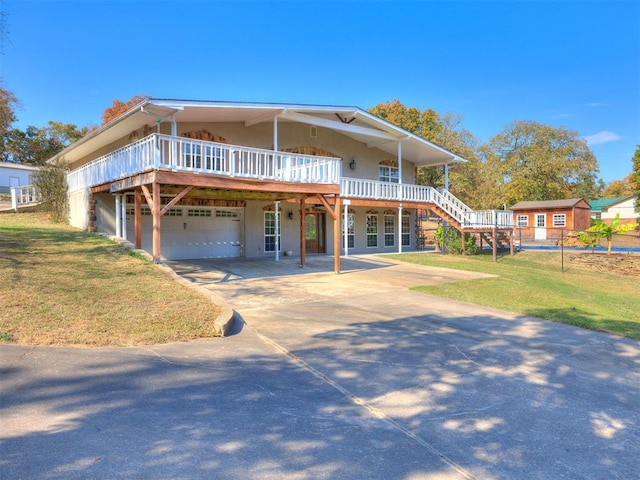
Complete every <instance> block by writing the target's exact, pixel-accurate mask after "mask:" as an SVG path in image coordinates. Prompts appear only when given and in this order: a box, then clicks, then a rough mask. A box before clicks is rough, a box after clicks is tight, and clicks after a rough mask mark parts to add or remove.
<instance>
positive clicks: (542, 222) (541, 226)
mask: <svg viewBox="0 0 640 480" xmlns="http://www.w3.org/2000/svg"><path fill="white" fill-rule="evenodd" d="M534 238H535V239H536V240H546V239H547V215H546V214H544V213H536V225H535V228H534Z"/></svg>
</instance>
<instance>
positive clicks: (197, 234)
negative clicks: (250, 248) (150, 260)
mask: <svg viewBox="0 0 640 480" xmlns="http://www.w3.org/2000/svg"><path fill="white" fill-rule="evenodd" d="M128 213H132V209H128ZM243 223H244V222H243V209H242V208H209V207H178V208H172V209H170V210H169V211H168V212H167V213H165V214H164V215H163V216H162V219H161V221H160V226H161V242H162V243H161V251H162V257H163V258H165V259H167V260H184V259H189V258H228V257H240V256H241V255H242V232H243V228H242V227H243ZM127 238H128V239H130V240H132V239H133V215H127ZM142 248H143V249H145V250H147V251H148V252H151V251H152V220H151V212H150V211H149V209H148V208H147V207H143V210H142Z"/></svg>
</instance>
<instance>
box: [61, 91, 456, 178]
mask: <svg viewBox="0 0 640 480" xmlns="http://www.w3.org/2000/svg"><path fill="white" fill-rule="evenodd" d="M276 118H277V121H278V124H279V125H281V124H286V123H287V122H296V123H304V124H308V125H314V126H317V127H321V128H328V129H331V130H334V131H338V132H340V133H342V134H343V135H345V136H347V137H349V138H351V139H353V140H355V141H357V142H360V143H362V144H365V145H367V146H368V147H370V148H377V149H379V150H382V151H384V152H386V153H388V154H390V155H392V156H397V154H398V143H399V142H400V143H401V152H402V158H404V159H406V160H409V161H411V162H413V163H414V164H415V165H416V166H437V165H445V164H452V163H458V162H464V161H465V159H464V158H462V157H460V156H458V155H456V154H454V153H452V152H450V151H448V150H446V149H444V148H442V147H440V146H438V145H436V144H434V143H431V142H429V141H427V140H425V139H423V138H421V137H418V136H417V135H414V134H412V133H410V132H407V131H406V130H403V129H401V128H399V127H396V126H395V125H392V124H390V123H388V122H386V121H384V120H382V119H380V118H378V117H376V116H374V115H372V114H370V113H369V112H367V111H365V110H362V109H360V108H358V107H345V106H330V105H298V104H272V103H237V102H215V101H193V100H163V99H148V100H145V101H143V102H141V103H140V104H138V105H136V106H135V107H133V108H131V109H130V110H129V111H127V112H125V113H124V114H122V115H121V116H119V117H118V118H116V119H114V120H112V121H111V122H109V123H108V124H106V125H104V126H102V127H100V128H98V129H96V130H94V131H92V132H90V133H89V134H87V135H86V136H85V137H83V138H82V139H81V140H79V141H78V142H76V143H74V144H73V145H71V146H69V147H67V148H66V149H65V150H63V151H62V152H60V153H59V154H58V155H56V156H55V157H54V158H53V159H52V160H56V159H58V158H64V159H65V160H66V161H67V162H68V163H70V164H74V163H75V162H77V161H79V160H81V159H82V158H84V157H86V156H88V155H90V154H91V153H92V152H94V151H96V150H99V149H101V148H104V147H105V146H107V145H109V144H111V143H113V142H115V141H117V140H118V139H121V138H123V137H125V136H127V135H128V134H129V133H130V132H132V131H133V130H136V129H139V128H142V127H144V126H145V125H146V126H151V127H154V126H155V125H157V124H160V123H164V122H177V123H207V122H213V123H215V122H240V123H244V125H245V126H252V125H256V124H259V123H264V122H274V121H275V119H276Z"/></svg>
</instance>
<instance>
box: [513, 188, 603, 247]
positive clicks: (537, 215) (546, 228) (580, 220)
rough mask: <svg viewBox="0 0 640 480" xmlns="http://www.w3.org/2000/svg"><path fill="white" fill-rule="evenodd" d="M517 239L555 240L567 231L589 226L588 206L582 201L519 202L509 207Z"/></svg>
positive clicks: (589, 211) (589, 213)
mask: <svg viewBox="0 0 640 480" xmlns="http://www.w3.org/2000/svg"><path fill="white" fill-rule="evenodd" d="M511 210H512V211H513V220H514V225H515V228H516V239H520V240H521V241H523V242H524V241H539V242H544V241H549V240H551V241H557V240H560V239H561V238H562V236H563V233H564V235H566V234H567V233H568V232H570V231H577V232H579V231H582V230H586V229H587V228H589V226H590V225H591V219H590V217H591V207H590V206H589V203H588V202H587V201H586V200H584V199H583V198H571V199H568V200H543V201H532V202H519V203H516V204H515V205H513V206H512V207H511Z"/></svg>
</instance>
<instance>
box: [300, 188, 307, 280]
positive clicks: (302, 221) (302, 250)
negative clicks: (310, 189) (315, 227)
mask: <svg viewBox="0 0 640 480" xmlns="http://www.w3.org/2000/svg"><path fill="white" fill-rule="evenodd" d="M305 203H306V201H305V198H304V197H302V198H301V199H300V266H301V267H304V265H305V262H306V260H307V242H306V236H305V233H306V231H305V228H304V227H305V220H306V218H305V214H306V206H305Z"/></svg>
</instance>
